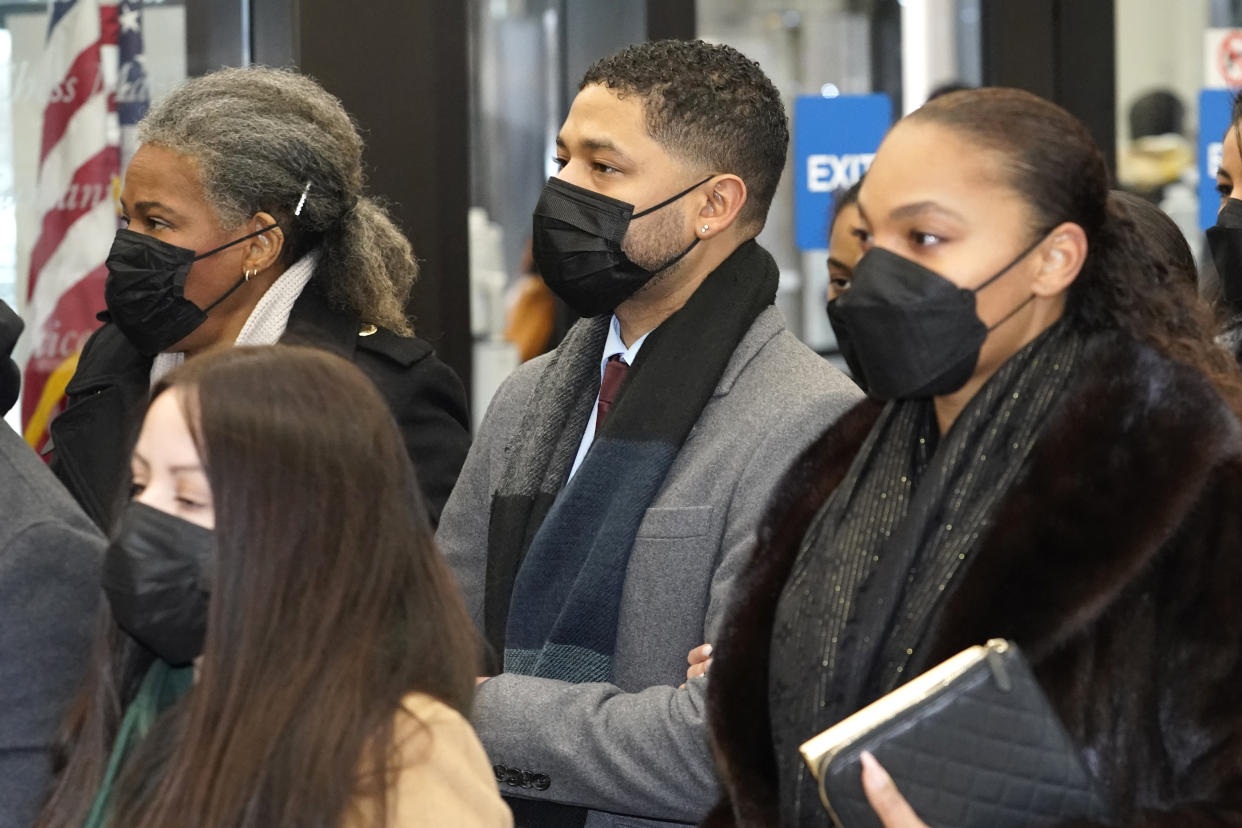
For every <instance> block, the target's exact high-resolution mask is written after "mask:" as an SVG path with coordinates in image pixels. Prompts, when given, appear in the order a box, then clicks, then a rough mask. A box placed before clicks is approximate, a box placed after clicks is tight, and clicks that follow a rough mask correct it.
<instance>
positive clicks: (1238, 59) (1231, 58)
mask: <svg viewBox="0 0 1242 828" xmlns="http://www.w3.org/2000/svg"><path fill="white" fill-rule="evenodd" d="M1216 68H1217V69H1218V70H1219V71H1220V76H1221V77H1222V78H1223V79H1224V81H1225V85H1226V86H1231V87H1239V86H1242V31H1233V32H1230V33H1229V34H1227V35H1225V37H1224V39H1223V40H1221V42H1220V48H1218V49H1217V50H1216Z"/></svg>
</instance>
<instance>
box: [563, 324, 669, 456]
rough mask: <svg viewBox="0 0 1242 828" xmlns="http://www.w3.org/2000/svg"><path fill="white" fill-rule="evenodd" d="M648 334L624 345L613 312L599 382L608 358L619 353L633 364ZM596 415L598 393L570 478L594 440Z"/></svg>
mask: <svg viewBox="0 0 1242 828" xmlns="http://www.w3.org/2000/svg"><path fill="white" fill-rule="evenodd" d="M650 335H651V331H647V333H645V334H643V335H642V336H640V337H639V338H638V339H636V340H635V341H634V344H633V345H631V346H630V347H628V348H627V347H625V342H623V341H622V340H621V323H620V322H619V321H618V320H617V317H616V314H613V317H612V324H611V325H610V326H609V327H608V339H606V340H605V341H604V355H603V356H602V357H600V360H599V379H600V382H603V381H604V366H605V365H607V364H608V360H609V359H610V358H612V357H614V356H616V355H617V354H620V355H621V361H622V362H624V363H625V364H626V365H633V364H634V358H635V357H637V356H638V349H639V348H641V347H643V342H645V341H646V339H647V337H648V336H650ZM598 416H599V395H598V394H596V395H595V405H593V406H591V419H589V420H587V424H586V431H584V432H582V442H581V443H579V444H578V456H577V457H575V458H574V465H573V467H572V468H570V470H569V479H570V480H572V479H573V477H574V475H575V474H577V473H578V467H579V466H581V465H582V461H583V460H585V459H586V454H587V450H588V449H590V448H591V443H594V442H595V420H596V418H597V417H598Z"/></svg>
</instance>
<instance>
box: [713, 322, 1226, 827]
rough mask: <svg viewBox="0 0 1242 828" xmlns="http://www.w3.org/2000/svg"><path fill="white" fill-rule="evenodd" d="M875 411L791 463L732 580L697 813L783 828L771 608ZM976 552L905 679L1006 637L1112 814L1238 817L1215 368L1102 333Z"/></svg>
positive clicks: (1170, 818)
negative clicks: (711, 783)
mask: <svg viewBox="0 0 1242 828" xmlns="http://www.w3.org/2000/svg"><path fill="white" fill-rule="evenodd" d="M879 411H880V406H879V405H878V404H876V403H874V402H870V401H868V402H864V403H862V404H860V405H859V406H858V407H856V408H855V409H853V410H852V411H851V412H850V413H848V414H847V415H845V417H843V418H842V419H841V420H840V421H839V422H838V423H837V424H836V425H834V426H833V427H832V428H831V429H830V430H829V431H828V432H826V433H825V434H824V435H823V436H822V437H821V438H820V439H819V441H818V442H816V443H815V444H814V445H813V446H812V447H811V448H810V449H808V450H807V452H806V453H805V454H804V455H803V456H802V458H801V459H800V460H799V461H798V462H797V463H796V464H795V466H794V467H793V468H792V469H791V470H790V471H789V472H788V474H787V476H786V478H785V480H784V483H783V484H782V486H781V487H780V488H779V489H778V491H777V493H776V495H775V497H774V501H773V503H772V505H771V507H770V509H769V513H768V516H767V520H766V522H765V524H764V527H763V528H762V529H761V531H760V539H759V543H758V548H757V550H756V553H755V556H754V558H753V559H752V561H751V563H750V565H749V568H748V571H747V572H746V573H744V575H743V576H742V578H740V579H739V583H738V588H737V592H736V593H735V598H736V603H735V606H734V608H733V611H732V612H733V615H732V617H731V619H730V621H729V622H728V624H727V625H726V628H725V632H724V635H723V636H722V638H721V640H719V641H717V642H715V644H716V647H715V652H716V655H715V663H714V664H713V665H712V671H711V682H710V687H709V691H708V715H709V720H710V723H711V732H712V735H713V739H714V742H715V748H716V752H717V757H718V760H719V763H720V768H721V774H722V778H723V782H724V787H725V792H726V796H727V799H728V801H726V802H723V803H721V806H720V807H718V808H717V809H716V810H715V811H714V812H713V813H712V815H711V816H710V817H709V818H708V821H707V822H706V823H705V824H706V825H709V826H727V825H738V826H773V825H777V824H778V817H777V813H778V810H777V809H778V804H777V803H778V794H777V783H776V765H775V760H774V757H773V753H772V739H771V729H770V721H769V716H768V710H769V708H768V682H769V677H768V671H767V666H768V658H769V652H770V643H771V630H772V623H773V616H774V613H775V608H776V602H777V600H778V598H779V597H780V593H781V588H782V585H783V584H784V582H785V579H786V578H787V577H788V573H789V571H790V568H791V566H792V564H793V560H794V558H795V556H796V554H797V551H798V548H799V543H800V541H801V539H802V537H803V535H804V534H805V532H806V529H807V525H808V523H809V521H810V519H811V518H812V516H813V515H814V514H815V513H816V511H817V510H818V508H819V506H820V505H821V504H822V503H823V502H824V500H825V499H826V498H827V496H828V494H829V493H830V492H831V491H832V489H833V488H834V487H835V486H836V485H837V484H838V483H839V482H840V480H841V479H842V477H843V476H844V475H845V472H846V469H847V468H848V467H849V464H850V462H851V460H852V459H853V457H854V455H855V454H856V453H857V451H858V449H859V447H860V445H861V443H862V441H863V439H864V438H865V437H866V435H867V433H868V431H869V430H870V428H871V426H872V424H873V423H874V422H875V420H876V417H877V415H878V413H879ZM972 561H973V563H972V564H971V565H970V567H969V568H968V569H966V570H964V571H963V572H962V573H961V574H960V575H959V576H958V578H957V585H956V587H954V588H952V590H951V592H950V593H949V594H948V596H947V597H946V599H945V603H944V605H943V608H942V612H941V613H940V614H939V615H938V616H937V617H936V620H935V621H934V622H933V623H932V624H931V625H930V627H929V628H928V629H927V630H926V631H925V633H924V636H923V639H922V641H921V643H920V645H919V646H918V648H917V649H916V650H915V654H914V659H913V661H912V662H911V670H912V672H913V671H919V670H922V669H926V668H927V667H930V666H932V665H935V664H937V663H939V662H940V661H942V660H943V659H945V658H948V657H949V656H951V655H953V654H954V653H956V652H959V651H961V650H963V649H965V648H966V647H969V646H971V645H974V644H980V643H982V642H983V641H985V640H986V639H989V638H994V637H1004V638H1009V639H1012V640H1015V641H1016V642H1017V643H1018V645H1019V646H1020V647H1021V648H1022V649H1023V650H1024V651H1025V653H1026V654H1027V655H1028V657H1029V658H1030V659H1031V662H1032V666H1033V668H1034V670H1035V673H1036V676H1037V677H1038V679H1039V681H1040V683H1041V684H1042V686H1043V687H1044V690H1045V691H1046V692H1047V694H1048V696H1049V699H1050V700H1051V701H1052V703H1053V705H1054V707H1055V708H1056V709H1057V711H1058V713H1059V714H1060V716H1061V717H1062V719H1063V721H1064V722H1065V725H1066V727H1067V729H1068V731H1069V733H1070V735H1071V736H1072V738H1073V739H1074V740H1075V741H1076V743H1077V744H1078V745H1079V747H1081V748H1082V749H1083V753H1084V756H1087V757H1089V759H1090V763H1091V765H1092V767H1093V768H1094V769H1095V770H1096V772H1097V773H1098V774H1099V776H1100V778H1101V781H1102V782H1103V783H1104V784H1105V785H1106V786H1107V788H1108V789H1109V791H1110V794H1111V796H1112V798H1113V799H1114V800H1115V803H1116V808H1117V813H1118V814H1119V816H1120V824H1122V825H1131V826H1139V825H1141V826H1148V828H1152V827H1154V826H1160V828H1172V826H1180V827H1181V828H1197V827H1198V826H1203V827H1204V828H1206V826H1226V825H1235V826H1242V605H1240V602H1239V596H1240V595H1242V438H1240V436H1239V425H1238V422H1237V420H1236V419H1235V418H1234V416H1233V415H1232V414H1231V412H1230V411H1229V410H1228V408H1227V407H1226V406H1225V404H1224V403H1223V402H1222V401H1221V399H1220V398H1219V396H1218V395H1217V394H1216V393H1215V391H1214V390H1213V389H1212V388H1211V387H1209V386H1208V384H1207V383H1206V381H1205V380H1203V379H1202V378H1201V377H1200V376H1199V375H1198V374H1196V373H1194V372H1192V371H1190V370H1189V369H1187V368H1184V367H1182V366H1179V365H1177V364H1174V363H1171V362H1169V361H1168V360H1166V359H1163V358H1162V357H1159V356H1157V355H1156V354H1155V353H1154V352H1152V351H1151V350H1150V349H1146V348H1142V347H1139V346H1137V345H1135V344H1133V343H1129V342H1124V341H1121V340H1119V339H1118V338H1117V337H1102V338H1099V339H1097V340H1096V341H1094V342H1092V343H1091V344H1090V345H1089V346H1088V348H1087V350H1086V351H1085V352H1084V355H1083V357H1082V363H1081V364H1080V366H1079V369H1078V372H1077V374H1076V376H1075V377H1074V378H1073V379H1072V380H1071V384H1070V386H1069V388H1067V390H1066V392H1065V395H1064V397H1063V399H1062V400H1061V401H1060V402H1059V403H1058V404H1057V408H1056V409H1055V410H1054V412H1053V414H1052V415H1051V416H1050V418H1049V420H1048V422H1047V424H1046V426H1045V430H1044V432H1043V434H1042V435H1041V436H1040V437H1039V439H1038V440H1037V443H1036V445H1035V447H1034V449H1033V451H1032V454H1031V456H1030V458H1029V459H1028V466H1027V468H1026V470H1025V471H1024V472H1023V475H1022V477H1021V478H1020V479H1019V481H1018V482H1017V483H1015V484H1014V486H1013V487H1012V489H1011V490H1010V491H1009V493H1008V494H1007V495H1006V496H1005V498H1004V499H1003V500H1002V501H1001V502H1000V504H999V505H998V506H997V511H996V514H995V519H994V523H993V524H992V527H991V528H990V529H989V530H988V532H987V534H985V536H984V538H983V540H981V541H980V547H979V549H978V551H977V552H976V554H975V555H974V556H973V557H972ZM807 669H814V667H813V666H811V665H808V668H807ZM805 735H806V738H810V737H811V736H813V735H814V734H812V733H807V734H805ZM823 824H824V825H829V824H830V822H829V821H828V820H827V818H826V817H825V819H824V821H823Z"/></svg>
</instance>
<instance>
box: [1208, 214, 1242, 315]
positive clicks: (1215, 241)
mask: <svg viewBox="0 0 1242 828" xmlns="http://www.w3.org/2000/svg"><path fill="white" fill-rule="evenodd" d="M1207 240H1208V247H1209V248H1210V249H1211V251H1212V262H1213V263H1214V264H1215V265H1216V272H1217V273H1218V274H1219V275H1220V284H1221V290H1222V293H1223V294H1224V298H1225V301H1226V302H1228V303H1229V306H1230V307H1231V308H1233V311H1234V312H1235V313H1242V201H1239V200H1238V199H1236V198H1231V199H1229V200H1228V201H1226V202H1225V206H1224V207H1221V208H1220V213H1218V214H1217V216H1216V226H1215V227H1209V228H1208V230H1207Z"/></svg>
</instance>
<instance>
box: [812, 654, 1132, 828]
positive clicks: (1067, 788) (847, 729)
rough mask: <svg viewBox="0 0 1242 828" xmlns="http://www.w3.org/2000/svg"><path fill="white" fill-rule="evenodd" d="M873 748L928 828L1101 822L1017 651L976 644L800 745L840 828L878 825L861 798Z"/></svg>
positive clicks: (1093, 796) (1100, 805)
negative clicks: (863, 758) (864, 758)
mask: <svg viewBox="0 0 1242 828" xmlns="http://www.w3.org/2000/svg"><path fill="white" fill-rule="evenodd" d="M863 751H870V752H871V753H872V754H874V755H875V757H876V759H878V760H879V762H880V764H881V765H883V766H884V768H885V770H887V771H888V772H889V774H890V775H891V776H892V777H893V780H894V781H895V782H896V783H897V787H898V789H899V790H900V791H901V793H902V795H903V796H904V797H905V798H906V800H907V801H908V802H909V803H910V806H911V807H912V808H913V809H914V811H915V813H917V814H918V815H919V817H920V818H921V819H922V820H923V821H924V822H926V823H927V824H928V825H930V826H932V828H985V827H986V828H998V826H1003V828H1027V827H1028V826H1032V827H1033V826H1053V825H1057V824H1059V823H1062V822H1065V821H1067V820H1071V819H1093V820H1099V821H1102V822H1107V821H1108V816H1109V815H1108V808H1107V806H1106V804H1105V800H1104V798H1103V797H1102V796H1100V794H1099V792H1098V791H1097V789H1096V786H1095V784H1094V782H1093V780H1092V778H1091V775H1090V774H1089V773H1088V772H1087V769H1086V768H1085V767H1084V765H1083V763H1082V759H1081V757H1080V756H1079V754H1078V751H1077V750H1076V749H1075V747H1074V745H1073V743H1071V742H1070V739H1069V736H1068V735H1066V733H1065V728H1064V727H1063V726H1062V725H1061V722H1060V720H1059V719H1058V718H1057V715H1056V713H1055V712H1054V711H1053V709H1052V707H1051V705H1049V703H1048V700H1047V698H1045V696H1044V694H1043V691H1042V690H1041V689H1040V687H1039V685H1038V684H1037V683H1036V681H1035V677H1034V675H1032V673H1031V669H1030V667H1029V666H1028V665H1027V663H1026V660H1025V659H1024V658H1023V657H1022V655H1021V653H1020V652H1019V651H1018V649H1017V648H1016V647H1015V646H1014V645H1013V644H1011V643H1009V642H1007V641H1002V640H993V641H989V642H988V643H987V645H985V646H981V647H972V648H970V649H969V650H966V651H964V652H961V653H958V654H957V655H956V656H954V657H953V658H951V659H949V660H948V661H946V662H944V663H943V664H941V665H939V666H937V667H935V668H933V669H931V670H929V671H928V672H926V673H924V674H923V675H921V676H919V677H918V678H915V679H913V680H911V681H910V682H909V683H908V684H905V685H903V686H901V687H899V688H897V689H896V690H894V691H893V692H892V693H889V694H888V695H887V696H884V697H883V698H881V699H879V700H877V701H876V702H874V703H872V704H871V705H868V706H867V707H865V708H863V709H862V710H860V711H858V712H857V713H855V714H854V715H852V716H850V717H849V718H847V719H845V720H844V721H842V722H840V723H839V724H836V725H834V726H833V727H831V728H829V729H828V730H825V731H824V732H823V733H821V734H819V735H818V736H816V737H815V738H813V739H811V740H810V741H808V742H805V743H804V744H803V745H802V746H801V753H802V757H803V759H805V760H806V763H807V765H808V766H809V767H810V769H811V772H812V773H813V774H814V775H815V777H816V779H818V780H819V795H820V798H821V799H822V800H823V803H824V807H825V808H826V809H827V810H828V813H829V815H830V816H831V817H832V820H833V822H835V823H836V825H837V826H838V828H883V827H882V825H881V823H880V820H879V818H878V817H877V816H876V815H875V811H873V810H872V808H871V805H870V803H868V802H867V797H866V795H865V794H864V793H863V789H862V765H861V762H860V760H859V755H860V754H861V753H862V752H863Z"/></svg>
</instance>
